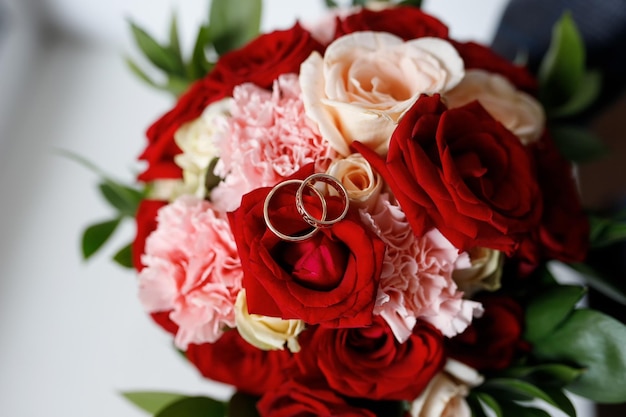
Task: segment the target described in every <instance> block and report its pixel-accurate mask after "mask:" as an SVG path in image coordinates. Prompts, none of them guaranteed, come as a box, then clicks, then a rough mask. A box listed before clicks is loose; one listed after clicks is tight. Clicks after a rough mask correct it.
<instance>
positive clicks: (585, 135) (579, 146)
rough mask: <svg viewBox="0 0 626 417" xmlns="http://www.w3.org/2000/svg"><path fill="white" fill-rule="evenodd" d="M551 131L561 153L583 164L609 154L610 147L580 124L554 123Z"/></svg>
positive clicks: (570, 159)
mask: <svg viewBox="0 0 626 417" xmlns="http://www.w3.org/2000/svg"><path fill="white" fill-rule="evenodd" d="M550 133H552V138H553V139H554V142H555V144H556V146H557V147H558V148H559V151H560V152H561V154H562V155H563V156H564V157H565V158H566V159H568V160H569V161H572V162H576V163H579V164H583V163H586V162H591V161H594V160H596V159H598V158H601V157H603V156H606V155H607V154H608V148H607V147H606V145H605V144H604V143H603V142H602V141H601V140H600V138H598V137H597V136H596V135H594V134H593V133H591V132H590V131H589V130H587V129H584V128H582V127H580V126H572V125H553V126H551V127H550Z"/></svg>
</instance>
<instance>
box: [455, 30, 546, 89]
mask: <svg viewBox="0 0 626 417" xmlns="http://www.w3.org/2000/svg"><path fill="white" fill-rule="evenodd" d="M450 42H452V45H453V46H454V47H455V48H456V50H457V51H458V53H459V55H461V58H463V61H464V62H465V69H466V70H469V69H482V70H485V71H489V72H495V73H496V74H500V75H502V76H503V77H505V78H507V79H508V80H509V81H510V82H511V83H513V84H514V85H515V86H516V87H517V88H518V89H520V90H522V91H525V92H527V93H529V94H533V95H534V94H536V93H537V89H538V84H537V79H536V78H535V77H533V75H532V74H531V73H530V72H529V71H528V69H527V68H526V67H522V66H519V65H514V64H512V63H511V62H510V61H508V60H507V59H506V58H503V57H501V56H500V55H498V54H496V53H495V52H494V51H493V50H492V49H490V48H488V47H487V46H484V45H481V44H478V43H475V42H457V41H454V40H451V41H450Z"/></svg>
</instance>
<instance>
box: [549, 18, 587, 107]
mask: <svg viewBox="0 0 626 417" xmlns="http://www.w3.org/2000/svg"><path fill="white" fill-rule="evenodd" d="M584 73H585V49H584V44H583V41H582V38H581V36H580V33H579V32H578V29H577V28H576V24H575V23H574V20H573V19H572V16H571V13H569V12H566V13H565V14H564V15H563V16H562V17H561V19H559V21H558V22H557V23H556V24H555V25H554V27H553V29H552V40H551V42H550V46H549V48H548V51H547V53H546V55H545V56H544V58H543V60H542V62H541V65H540V67H539V74H538V75H539V85H540V93H541V98H542V101H543V102H544V104H545V105H546V107H554V106H558V105H560V104H563V103H565V102H567V101H568V100H569V99H570V98H571V97H572V96H574V95H575V94H576V92H577V90H578V88H579V87H580V85H581V82H582V80H583V77H584Z"/></svg>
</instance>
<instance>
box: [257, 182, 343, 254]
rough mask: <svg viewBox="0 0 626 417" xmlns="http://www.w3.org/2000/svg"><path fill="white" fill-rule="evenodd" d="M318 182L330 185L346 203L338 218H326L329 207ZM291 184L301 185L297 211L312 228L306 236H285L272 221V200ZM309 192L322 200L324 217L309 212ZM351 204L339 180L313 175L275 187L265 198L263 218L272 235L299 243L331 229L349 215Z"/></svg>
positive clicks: (298, 192) (297, 194)
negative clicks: (306, 197) (318, 232)
mask: <svg viewBox="0 0 626 417" xmlns="http://www.w3.org/2000/svg"><path fill="white" fill-rule="evenodd" d="M318 182H322V183H325V184H327V185H330V186H331V187H332V188H333V189H334V190H335V191H336V192H337V194H339V197H341V198H342V199H343V203H344V204H343V210H342V211H341V213H340V214H339V215H338V216H337V217H335V218H332V219H327V218H326V216H327V215H328V207H327V204H326V198H325V196H324V194H322V192H321V191H320V190H319V189H318V188H316V187H315V184H316V183H318ZM290 184H299V187H298V190H297V191H296V197H295V200H296V201H295V204H296V209H297V210H298V213H300V215H301V216H302V220H304V221H305V222H306V223H308V224H309V225H310V226H311V227H312V229H311V230H310V231H308V232H307V233H304V234H299V235H288V234H285V233H283V232H281V231H280V230H278V229H277V228H276V227H275V226H274V225H273V224H272V222H271V220H270V216H269V207H270V202H271V200H272V198H273V197H274V195H275V194H276V192H277V191H278V190H279V189H281V188H282V187H284V186H287V185H290ZM307 190H310V191H311V192H312V193H313V194H315V195H316V196H317V197H318V198H319V199H320V203H321V205H322V215H321V217H320V218H317V217H315V216H313V215H312V214H311V213H310V212H309V210H307V208H306V206H305V204H304V193H305V191H307ZM349 202H350V200H349V198H348V192H347V191H346V189H345V188H344V186H343V185H342V184H341V182H339V180H337V179H336V178H335V177H333V176H332V175H328V174H313V175H310V176H308V177H307V178H305V179H304V180H287V181H283V182H281V183H278V184H277V185H275V186H274V188H272V189H271V191H270V192H269V193H268V194H267V197H265V203H264V204H263V217H264V218H265V224H266V225H267V228H268V229H269V230H271V231H272V233H274V234H275V235H276V236H278V237H279V238H281V239H283V240H287V241H290V242H298V241H301V240H305V239H308V238H310V237H312V236H313V235H315V233H317V231H318V230H319V229H320V228H324V227H330V226H332V225H333V224H335V223H337V222H339V221H341V220H342V219H343V218H344V217H345V216H346V214H347V213H348V207H349Z"/></svg>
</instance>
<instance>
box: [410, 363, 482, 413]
mask: <svg viewBox="0 0 626 417" xmlns="http://www.w3.org/2000/svg"><path fill="white" fill-rule="evenodd" d="M482 382H483V377H482V376H481V375H480V374H478V373H477V372H476V371H475V370H474V369H472V368H470V367H468V366H466V365H464V364H462V363H460V362H457V361H455V360H453V359H448V362H447V363H446V366H445V368H444V370H443V371H442V372H440V373H438V374H437V375H435V377H434V378H433V379H432V380H431V381H430V383H429V384H428V386H427V387H426V389H424V392H422V394H421V395H420V396H419V397H418V398H417V399H416V400H415V401H413V403H412V404H411V416H412V417H470V416H471V415H472V411H471V409H470V407H469V405H468V404H467V401H465V397H467V395H468V394H469V390H470V388H472V387H476V386H478V385H480V384H482Z"/></svg>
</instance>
